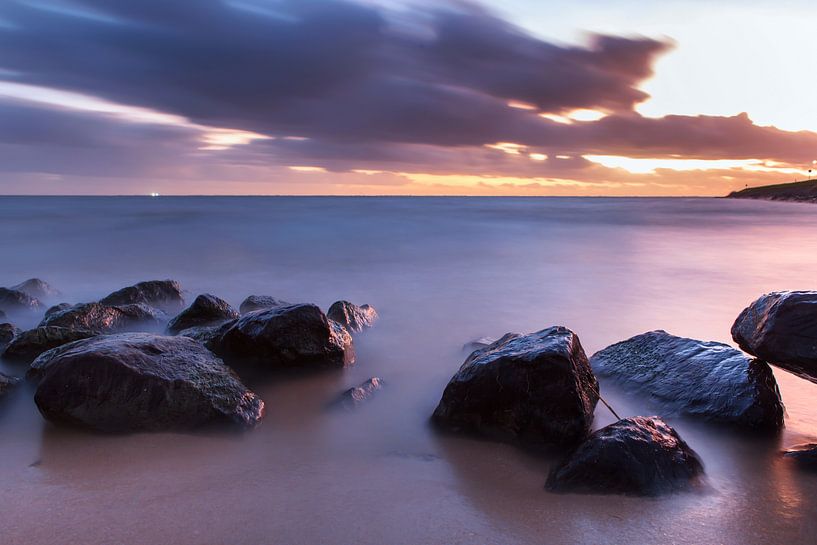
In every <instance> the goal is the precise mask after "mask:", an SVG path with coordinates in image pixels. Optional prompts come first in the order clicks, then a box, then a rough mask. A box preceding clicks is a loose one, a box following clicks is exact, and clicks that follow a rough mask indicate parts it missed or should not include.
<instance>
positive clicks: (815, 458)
mask: <svg viewBox="0 0 817 545" xmlns="http://www.w3.org/2000/svg"><path fill="white" fill-rule="evenodd" d="M783 456H785V457H786V458H790V459H792V460H794V461H795V462H797V463H798V464H800V465H801V466H803V467H807V468H809V469H817V443H805V444H803V445H796V446H793V447H791V448H789V449H786V450H785V451H784V452H783Z"/></svg>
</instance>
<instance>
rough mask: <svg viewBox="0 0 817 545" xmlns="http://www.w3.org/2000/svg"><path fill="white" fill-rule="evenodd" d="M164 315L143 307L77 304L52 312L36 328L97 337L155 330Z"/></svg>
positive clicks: (135, 305)
mask: <svg viewBox="0 0 817 545" xmlns="http://www.w3.org/2000/svg"><path fill="white" fill-rule="evenodd" d="M163 320H164V314H163V313H161V311H158V310H156V309H155V308H153V307H150V306H148V305H145V304H132V305H121V306H110V305H105V304H102V303H80V304H78V305H73V306H71V307H68V308H66V309H63V310H59V311H55V312H53V313H51V314H49V315H48V316H46V317H45V318H43V320H42V322H40V325H39V327H46V326H58V327H65V328H68V329H84V330H89V331H97V332H100V333H113V332H122V331H133V330H138V329H144V328H150V329H155V328H158V327H159V326H160V325H161V323H162V322H163Z"/></svg>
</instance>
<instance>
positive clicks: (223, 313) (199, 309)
mask: <svg viewBox="0 0 817 545" xmlns="http://www.w3.org/2000/svg"><path fill="white" fill-rule="evenodd" d="M234 318H238V312H237V311H236V310H235V309H234V308H233V307H231V306H230V304H229V303H227V301H225V300H224V299H219V298H218V297H216V296H215V295H210V294H209V293H205V294H204V295H199V296H198V297H196V300H195V301H193V304H192V305H190V306H189V307H187V308H186V309H184V310H183V311H181V312H180V313H179V315H178V316H176V317H175V318H173V319H172V320H170V323H168V324H167V330H168V332H170V333H174V334H175V333H179V332H180V331H182V330H184V329H189V328H192V327H201V326H210V325H216V324H221V323H224V322H226V321H228V320H232V319H234Z"/></svg>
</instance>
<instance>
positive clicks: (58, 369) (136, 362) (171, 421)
mask: <svg viewBox="0 0 817 545" xmlns="http://www.w3.org/2000/svg"><path fill="white" fill-rule="evenodd" d="M32 369H33V370H35V371H36V374H37V375H39V376H40V377H41V380H40V382H39V385H38V386H37V391H36V393H35V395H34V401H35V403H36V404H37V408H38V409H39V410H40V412H41V413H42V415H43V416H44V417H45V418H46V419H48V420H50V421H51V422H53V423H55V424H65V425H75V426H80V427H85V428H91V429H94V430H99V431H104V432H128V431H162V430H186V429H193V428H198V427H201V426H203V425H206V424H228V425H232V426H237V427H240V428H251V427H253V426H255V425H256V424H257V423H258V422H259V420H260V419H261V418H262V416H263V414H264V402H263V401H261V399H259V398H258V396H256V395H255V394H254V393H253V392H251V391H250V390H248V389H247V388H246V387H245V386H244V385H243V384H242V383H241V382H240V380H239V379H238V377H237V376H236V375H235V374H234V373H233V372H232V371H231V370H230V369H229V368H228V367H227V366H225V365H224V363H223V362H222V361H221V360H220V359H218V358H217V357H215V356H214V355H213V354H212V353H211V352H210V351H209V350H207V349H206V348H204V346H202V345H201V343H198V342H196V341H194V340H193V339H189V338H187V337H163V336H159V335H152V334H148V333H122V334H118V335H105V336H101V337H95V338H92V339H85V340H82V341H77V342H74V343H71V344H68V345H65V346H62V347H59V348H55V349H53V350H50V351H48V352H46V353H44V354H42V355H41V356H40V357H39V358H37V360H35V362H34V363H33V364H32Z"/></svg>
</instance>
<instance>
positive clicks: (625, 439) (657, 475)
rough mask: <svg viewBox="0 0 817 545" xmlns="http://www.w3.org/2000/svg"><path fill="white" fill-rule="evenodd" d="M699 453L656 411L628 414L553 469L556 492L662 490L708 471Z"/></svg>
mask: <svg viewBox="0 0 817 545" xmlns="http://www.w3.org/2000/svg"><path fill="white" fill-rule="evenodd" d="M703 471H704V468H703V464H701V460H700V459H699V458H698V455H697V454H696V453H695V451H693V450H692V449H691V448H689V446H688V445H687V444H686V443H685V442H684V440H683V439H681V437H680V436H679V435H678V433H677V432H676V431H675V430H674V429H672V428H671V427H670V426H668V425H667V424H666V422H664V421H663V420H661V418H659V417H657V416H650V417H644V416H635V417H632V418H624V419H622V420H619V421H618V422H615V423H613V424H610V425H609V426H607V427H605V428H602V429H600V430H598V431H596V432H595V433H594V434H593V435H591V436H590V437H589V438H588V439H587V440H586V441H585V442H583V443H582V444H581V445H579V446H578V447H577V448H576V450H574V451H573V452H572V453H571V454H570V455H569V456H567V458H565V459H564V460H563V461H562V462H560V463H558V464H556V466H554V467H553V468H552V469H551V471H550V474H549V475H548V479H547V484H546V487H547V488H548V490H551V491H553V492H587V493H596V494H627V495H634V496H657V495H660V494H666V493H670V492H676V491H682V490H687V489H690V488H691V487H693V486H694V485H695V484H697V483H698V482H699V480H700V478H701V477H702V475H703Z"/></svg>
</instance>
